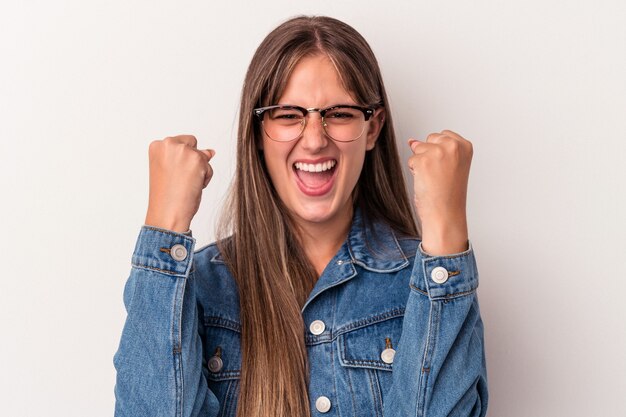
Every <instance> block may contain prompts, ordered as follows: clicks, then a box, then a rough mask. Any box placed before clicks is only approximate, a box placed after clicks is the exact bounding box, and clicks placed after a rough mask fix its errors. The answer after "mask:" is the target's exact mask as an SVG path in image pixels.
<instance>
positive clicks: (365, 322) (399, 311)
mask: <svg viewBox="0 0 626 417" xmlns="http://www.w3.org/2000/svg"><path fill="white" fill-rule="evenodd" d="M404 311H405V309H404V308H395V309H393V310H389V311H387V312H385V313H382V314H377V315H375V316H372V317H368V318H366V319H362V320H358V321H355V322H352V323H350V324H348V325H346V326H344V327H341V328H339V329H337V332H336V335H335V337H337V336H340V335H342V334H344V333H347V332H349V331H351V330H356V329H360V328H362V327H365V326H369V325H370V324H376V323H380V322H383V321H386V320H389V319H393V318H396V317H402V316H403V315H404Z"/></svg>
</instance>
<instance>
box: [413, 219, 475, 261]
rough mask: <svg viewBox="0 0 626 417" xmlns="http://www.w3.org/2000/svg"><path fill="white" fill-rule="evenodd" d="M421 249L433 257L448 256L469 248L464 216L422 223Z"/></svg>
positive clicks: (426, 220)
mask: <svg viewBox="0 0 626 417" xmlns="http://www.w3.org/2000/svg"><path fill="white" fill-rule="evenodd" d="M421 224H422V249H423V250H424V252H426V253H428V254H430V255H434V256H440V255H450V254H454V253H459V252H464V251H466V250H467V249H468V248H469V240H468V230H467V219H466V218H465V216H464V215H463V216H457V217H452V218H436V219H432V218H428V219H424V220H423V221H422V222H421Z"/></svg>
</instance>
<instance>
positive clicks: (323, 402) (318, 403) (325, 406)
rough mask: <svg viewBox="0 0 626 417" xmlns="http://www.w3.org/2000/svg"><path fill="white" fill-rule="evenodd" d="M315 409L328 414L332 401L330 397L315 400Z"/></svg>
mask: <svg viewBox="0 0 626 417" xmlns="http://www.w3.org/2000/svg"><path fill="white" fill-rule="evenodd" d="M315 408H317V411H319V412H320V413H327V412H328V410H330V400H329V399H328V397H324V396H323V395H322V396H321V397H318V398H317V400H315Z"/></svg>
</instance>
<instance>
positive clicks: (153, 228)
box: [144, 226, 191, 238]
mask: <svg viewBox="0 0 626 417" xmlns="http://www.w3.org/2000/svg"><path fill="white" fill-rule="evenodd" d="M144 227H145V228H146V229H148V230H154V231H155V232H159V233H163V234H166V235H170V236H175V237H180V236H181V235H183V236H186V235H184V234H182V233H175V232H170V231H167V230H164V229H159V228H157V227H151V226H144ZM187 237H188V238H190V237H191V236H187Z"/></svg>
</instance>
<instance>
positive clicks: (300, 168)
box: [293, 159, 337, 195]
mask: <svg viewBox="0 0 626 417" xmlns="http://www.w3.org/2000/svg"><path fill="white" fill-rule="evenodd" d="M336 170H337V161H336V160H335V159H329V160H327V161H324V162H319V163H315V164H308V163H306V162H296V163H295V164H293V171H294V173H295V174H296V178H297V179H298V181H297V182H298V186H299V187H300V190H302V192H304V193H305V194H307V195H322V194H326V193H327V192H328V191H330V189H331V188H332V185H333V180H334V178H335V171H336Z"/></svg>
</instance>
